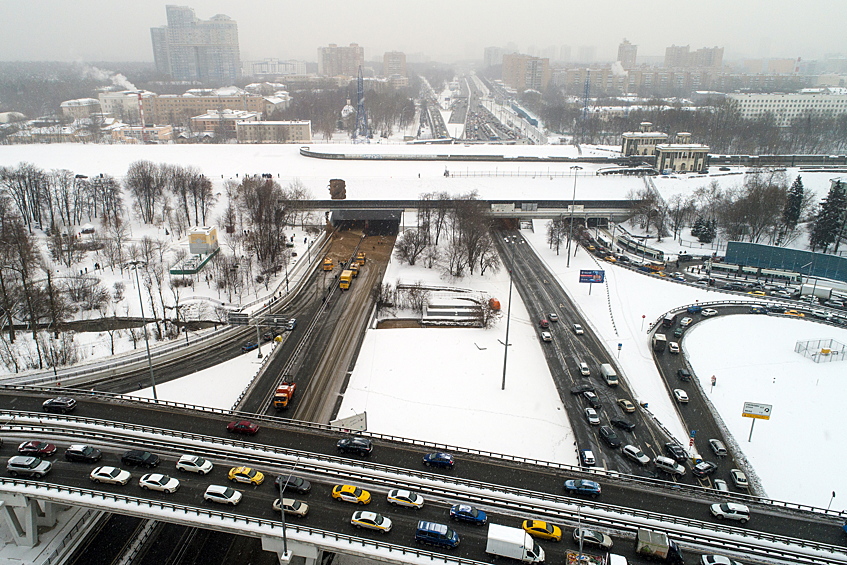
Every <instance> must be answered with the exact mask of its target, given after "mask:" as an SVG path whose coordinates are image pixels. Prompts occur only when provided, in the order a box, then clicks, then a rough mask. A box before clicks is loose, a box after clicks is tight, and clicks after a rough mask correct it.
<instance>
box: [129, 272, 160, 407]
mask: <svg viewBox="0 0 847 565" xmlns="http://www.w3.org/2000/svg"><path fill="white" fill-rule="evenodd" d="M140 263H143V261H130V262H129V264H130V265H132V266H133V267H135V286H136V288H137V289H138V306H139V307H140V308H141V325H142V326H143V327H144V345H145V346H146V347H147V367H149V369H150V383H152V385H153V400H159V397H158V396H156V377H155V376H154V375H153V359H152V358H151V357H150V338H149V337H147V320H145V319H144V299H143V298H141V281H139V279H138V265H139V264H140Z"/></svg>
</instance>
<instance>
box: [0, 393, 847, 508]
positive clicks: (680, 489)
mask: <svg viewBox="0 0 847 565" xmlns="http://www.w3.org/2000/svg"><path fill="white" fill-rule="evenodd" d="M0 390H16V391H21V392H44V393H49V394H56V393H61V394H67V393H68V392H69V391H68V390H65V389H59V390H57V389H38V388H35V387H23V386H0ZM78 392H79V393H80V395H83V396H89V397H92V398H99V399H101V400H107V401H120V402H122V403H126V402H135V403H139V404H152V405H157V406H168V407H172V408H178V409H181V410H185V411H190V412H193V413H197V412H200V413H205V414H210V415H217V416H226V417H228V418H239V419H250V420H254V421H257V422H262V423H265V424H274V425H277V426H287V427H294V428H298V429H307V430H316V431H322V432H328V433H332V434H338V433H339V432H349V430H342V429H339V428H336V427H333V426H329V425H327V424H319V423H315V422H302V421H298V420H290V419H286V418H280V417H277V416H267V415H263V414H253V413H248V412H236V411H232V410H224V409H221V408H211V407H207V406H196V405H192V404H185V403H180V402H172V401H163V400H152V399H144V398H135V397H131V396H124V395H117V394H111V393H106V392H91V391H78ZM2 413H10V414H20V415H22V416H23V415H28V416H29V417H33V418H40V419H42V420H44V419H49V418H51V417H52V418H54V419H56V421H60V420H65V421H83V422H90V423H98V424H100V423H102V425H106V426H111V427H116V428H121V429H127V430H131V431H150V432H152V433H156V432H157V431H158V430H162V429H161V428H155V427H150V426H139V425H137V424H129V423H123V422H110V421H105V420H97V419H93V418H84V417H79V416H62V415H57V414H49V415H48V414H44V413H42V412H17V411H9V410H3V411H0V414H2ZM162 433H163V435H171V436H174V437H178V436H181V437H188V438H192V439H201V438H209V441H214V442H215V443H219V444H222V445H223V444H227V445H239V446H242V447H244V446H250V447H255V446H256V445H257V444H255V443H250V442H239V441H238V440H232V439H227V438H217V437H215V436H200V435H198V434H190V433H187V432H178V431H174V430H162ZM356 434H357V435H361V436H364V437H369V438H373V439H379V440H384V441H390V442H396V443H402V444H405V445H416V446H420V447H425V448H427V449H430V450H433V451H448V452H451V453H464V454H467V455H472V456H480V457H485V458H489V459H497V460H499V461H505V462H513V463H520V464H528V465H535V466H538V467H543V468H547V469H555V470H560V471H566V472H568V473H570V474H577V475H579V476H582V477H585V478H592V479H596V478H598V477H602V478H604V479H612V480H613V481H615V482H620V483H628V484H638V485H641V486H644V487H648V488H653V489H657V488H658V489H663V490H666V491H672V492H674V493H679V494H683V493H684V494H686V495H688V496H698V497H702V496H704V495H706V494H707V493H708V495H709V496H714V495H715V493H716V491H714V489H707V488H704V487H701V486H697V485H683V484H680V483H675V482H669V481H662V480H659V479H651V478H647V477H638V476H635V475H628V474H625V473H620V472H617V471H606V470H603V469H594V468H587V467H580V466H575V465H568V464H566V463H558V462H554V461H544V460H541V459H533V458H528V457H521V456H518V455H509V454H504V453H496V452H492V451H485V450H480V449H473V448H467V447H461V446H456V445H450V444H444V443H436V442H430V441H425V440H418V439H412V438H406V437H403V436H395V435H390V434H379V433H375V432H356ZM258 445H260V444H258ZM265 447H270V446H265ZM274 449H278V448H274ZM287 451H293V450H287ZM287 451H286V452H287ZM311 455H315V456H319V454H311ZM321 457H326V456H321ZM344 461H347V460H344ZM722 496H723V497H724V498H730V499H735V500H736V501H743V502H744V503H749V504H763V505H767V506H770V507H772V508H780V509H785V510H793V511H800V512H810V513H813V514H817V515H824V516H832V517H838V518H845V517H847V511H844V510H832V509H829V508H821V507H816V506H811V505H806V504H800V503H795V502H789V501H781V500H772V499H766V498H759V497H757V496H752V495H745V494H741V493H724V494H723V495H722Z"/></svg>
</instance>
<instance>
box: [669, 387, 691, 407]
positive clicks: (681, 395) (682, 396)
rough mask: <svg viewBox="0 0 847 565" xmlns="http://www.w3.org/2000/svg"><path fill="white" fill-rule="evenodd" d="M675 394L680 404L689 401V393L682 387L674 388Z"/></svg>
mask: <svg viewBox="0 0 847 565" xmlns="http://www.w3.org/2000/svg"><path fill="white" fill-rule="evenodd" d="M673 396H674V398H676V401H677V402H679V403H680V404H687V403H688V393H687V392H685V391H684V390H682V389H681V388H675V389H673Z"/></svg>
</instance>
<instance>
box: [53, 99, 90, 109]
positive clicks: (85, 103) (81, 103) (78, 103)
mask: <svg viewBox="0 0 847 565" xmlns="http://www.w3.org/2000/svg"><path fill="white" fill-rule="evenodd" d="M95 104H97V105H98V106H99V105H100V101H99V100H97V99H96V98H77V99H76V100H65V101H64V102H62V103H61V104H59V107H61V108H69V107H71V106H93V105H95Z"/></svg>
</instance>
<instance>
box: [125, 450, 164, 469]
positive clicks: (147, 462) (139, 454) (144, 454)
mask: <svg viewBox="0 0 847 565" xmlns="http://www.w3.org/2000/svg"><path fill="white" fill-rule="evenodd" d="M121 463H123V464H124V465H130V466H136V465H137V466H139V467H146V468H147V469H152V468H153V467H156V466H157V465H158V464H159V456H158V455H156V454H155V453H150V452H149V451H143V450H141V449H131V450H129V451H127V452H126V453H124V454H123V455H122V456H121Z"/></svg>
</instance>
